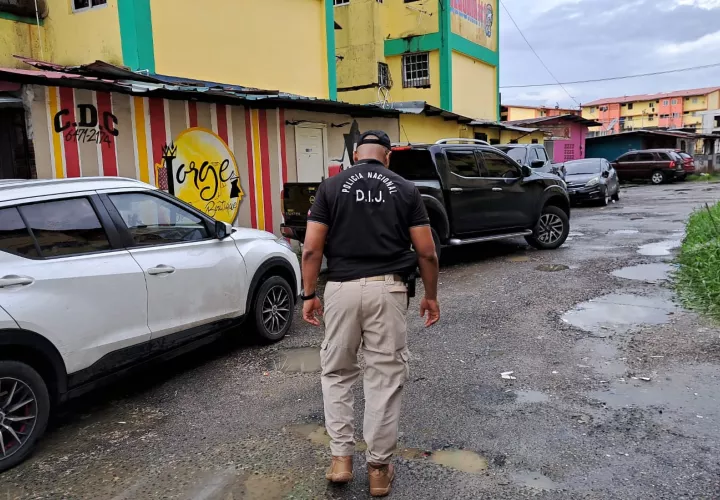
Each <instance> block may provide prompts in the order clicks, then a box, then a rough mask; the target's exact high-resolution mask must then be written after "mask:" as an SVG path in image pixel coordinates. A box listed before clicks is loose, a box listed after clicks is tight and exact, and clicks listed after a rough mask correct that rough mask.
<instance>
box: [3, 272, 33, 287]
mask: <svg viewBox="0 0 720 500" xmlns="http://www.w3.org/2000/svg"><path fill="white" fill-rule="evenodd" d="M34 282H35V280H34V279H32V278H30V277H29V276H17V275H14V274H9V275H7V276H3V277H2V278H0V288H8V287H11V286H27V285H32V284H33V283H34Z"/></svg>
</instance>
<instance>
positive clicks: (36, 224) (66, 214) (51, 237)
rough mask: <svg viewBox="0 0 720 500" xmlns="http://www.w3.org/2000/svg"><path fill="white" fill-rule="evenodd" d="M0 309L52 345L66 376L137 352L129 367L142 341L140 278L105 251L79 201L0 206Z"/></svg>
mask: <svg viewBox="0 0 720 500" xmlns="http://www.w3.org/2000/svg"><path fill="white" fill-rule="evenodd" d="M21 214H22V217H21ZM23 218H24V220H25V221H26V222H27V226H29V227H30V229H31V230H32V234H33V235H34V238H33V237H32V236H31V235H30V233H29V231H28V230H27V227H26V225H25V222H24V221H23ZM0 304H2V307H3V308H4V309H5V310H6V311H7V312H8V313H9V314H10V315H11V316H12V317H13V318H14V319H15V321H17V323H18V325H19V326H20V328H23V329H27V330H31V331H33V332H35V333H38V334H40V335H42V336H44V337H46V338H47V339H49V340H50V341H51V342H52V343H53V344H55V346H56V347H57V348H58V350H59V351H60V354H61V355H62V357H63V359H64V360H65V365H66V368H67V371H68V373H73V372H76V371H78V370H81V369H83V368H88V367H89V366H91V365H92V364H93V363H95V362H96V361H98V360H99V359H101V358H102V357H103V356H105V355H107V354H110V353H112V352H114V351H118V350H120V349H125V348H129V347H131V346H139V348H138V350H135V351H124V352H126V353H127V354H128V355H126V356H124V361H131V359H128V358H130V357H131V354H130V352H132V355H133V356H136V355H142V350H143V349H146V348H147V341H149V340H150V330H149V329H148V324H147V319H148V318H147V291H146V287H145V277H144V273H143V271H142V269H141V268H140V266H139V265H138V264H137V262H135V260H134V259H133V258H132V257H131V256H130V253H129V252H128V251H127V250H111V248H110V243H109V241H108V236H107V234H106V232H105V230H104V229H103V227H102V225H101V224H100V220H99V219H98V216H97V213H96V212H95V210H94V208H93V205H92V203H91V202H90V200H89V199H88V198H87V197H77V198H67V199H54V200H48V201H43V202H39V203H30V204H24V205H20V206H19V207H17V208H16V207H3V208H0Z"/></svg>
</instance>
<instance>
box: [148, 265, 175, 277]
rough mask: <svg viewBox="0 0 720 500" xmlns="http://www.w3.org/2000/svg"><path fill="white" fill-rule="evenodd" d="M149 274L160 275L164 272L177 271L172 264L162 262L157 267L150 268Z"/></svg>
mask: <svg viewBox="0 0 720 500" xmlns="http://www.w3.org/2000/svg"><path fill="white" fill-rule="evenodd" d="M147 272H148V274H149V275H150V276H160V275H163V274H172V273H174V272H175V268H174V267H172V266H166V265H165V264H160V265H159V266H157V267H151V268H150V269H148V271H147Z"/></svg>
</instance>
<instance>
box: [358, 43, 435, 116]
mask: <svg viewBox="0 0 720 500" xmlns="http://www.w3.org/2000/svg"><path fill="white" fill-rule="evenodd" d="M402 59H403V56H391V57H388V58H387V64H388V67H389V69H390V74H391V75H392V78H393V88H392V89H391V90H390V97H391V100H392V101H396V102H399V101H426V102H427V103H428V104H431V105H432V106H437V107H440V53H439V52H438V51H437V50H434V51H432V52H430V53H429V61H430V87H429V88H403V82H402V78H403V77H402V75H403V74H402V71H403V67H402ZM375 93H376V94H377V91H376V92H375ZM375 100H376V99H373V101H375ZM366 102H370V101H366Z"/></svg>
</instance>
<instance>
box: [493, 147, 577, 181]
mask: <svg viewBox="0 0 720 500" xmlns="http://www.w3.org/2000/svg"><path fill="white" fill-rule="evenodd" d="M495 147H496V148H498V149H499V150H500V151H502V152H503V153H505V154H506V155H508V156H509V157H510V158H512V159H513V160H515V161H516V162H518V164H519V165H520V166H521V167H522V166H525V167H530V168H532V169H534V170H537V171H539V172H545V173H547V174H555V175H558V176H560V177H562V178H565V177H564V176H565V172H564V171H563V169H562V164H554V163H553V162H552V161H551V160H550V157H549V156H548V154H547V151H546V150H545V146H543V145H542V144H499V145H497V146H495Z"/></svg>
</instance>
